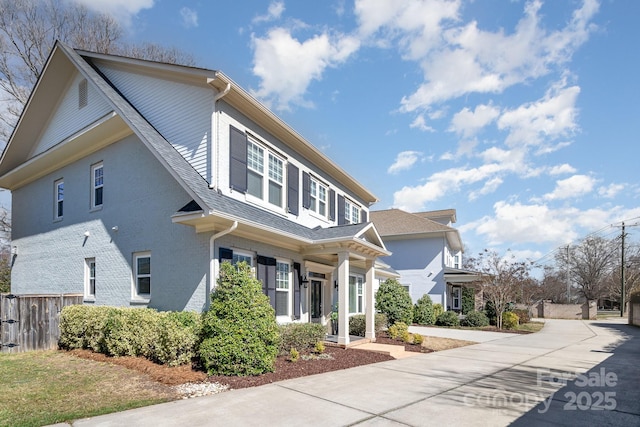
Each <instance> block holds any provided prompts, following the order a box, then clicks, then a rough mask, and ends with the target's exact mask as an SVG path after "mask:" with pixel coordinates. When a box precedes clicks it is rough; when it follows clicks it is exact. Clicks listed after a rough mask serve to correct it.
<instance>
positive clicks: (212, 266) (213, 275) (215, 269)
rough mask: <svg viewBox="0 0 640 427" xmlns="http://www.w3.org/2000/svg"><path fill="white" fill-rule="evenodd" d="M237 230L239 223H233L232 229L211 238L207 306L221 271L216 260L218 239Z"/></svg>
mask: <svg viewBox="0 0 640 427" xmlns="http://www.w3.org/2000/svg"><path fill="white" fill-rule="evenodd" d="M236 228H238V221H233V224H231V227H229V228H227V229H226V230H222V231H220V232H218V233H216V234H214V235H213V236H211V238H210V239H209V258H210V259H209V289H208V292H207V295H206V296H207V301H206V302H205V304H206V306H207V307H208V306H209V298H210V295H211V291H212V290H213V288H214V287H215V286H214V285H215V283H216V280H217V278H218V273H219V269H220V263H219V261H218V259H217V258H216V248H215V246H216V239H218V238H220V237H222V236H224V235H226V234H229V233H232V232H233V231H234V230H235V229H236Z"/></svg>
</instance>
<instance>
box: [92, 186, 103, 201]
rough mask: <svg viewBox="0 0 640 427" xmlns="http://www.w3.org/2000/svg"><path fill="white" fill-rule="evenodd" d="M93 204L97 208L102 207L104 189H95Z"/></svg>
mask: <svg viewBox="0 0 640 427" xmlns="http://www.w3.org/2000/svg"><path fill="white" fill-rule="evenodd" d="M93 204H94V205H96V206H100V205H102V187H100V188H96V189H95V196H94V198H93Z"/></svg>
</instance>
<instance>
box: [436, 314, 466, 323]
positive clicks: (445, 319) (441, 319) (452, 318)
mask: <svg viewBox="0 0 640 427" xmlns="http://www.w3.org/2000/svg"><path fill="white" fill-rule="evenodd" d="M436 325H438V326H460V319H458V314H456V312H454V311H445V312H444V313H442V314H441V315H440V316H438V318H437V319H436Z"/></svg>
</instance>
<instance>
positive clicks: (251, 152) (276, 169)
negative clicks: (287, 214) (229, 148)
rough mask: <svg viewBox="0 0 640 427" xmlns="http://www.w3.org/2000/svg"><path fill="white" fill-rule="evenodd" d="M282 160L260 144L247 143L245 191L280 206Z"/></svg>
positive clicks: (281, 196) (282, 174)
mask: <svg viewBox="0 0 640 427" xmlns="http://www.w3.org/2000/svg"><path fill="white" fill-rule="evenodd" d="M283 184H284V161H283V160H282V159H281V158H280V157H278V156H277V155H275V154H273V153H271V152H270V151H268V150H266V149H265V148H263V147H261V146H260V145H258V144H256V143H254V142H252V141H249V142H248V145H247V192H248V193H249V194H251V195H252V196H255V197H257V198H259V199H262V200H266V201H268V202H269V203H271V204H272V205H275V206H278V207H282V202H283V199H284V197H283Z"/></svg>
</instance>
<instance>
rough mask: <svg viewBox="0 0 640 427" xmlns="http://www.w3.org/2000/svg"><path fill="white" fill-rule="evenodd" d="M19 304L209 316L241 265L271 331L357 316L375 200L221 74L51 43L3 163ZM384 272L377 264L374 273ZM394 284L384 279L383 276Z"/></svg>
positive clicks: (371, 267) (342, 329)
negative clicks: (214, 296) (219, 288)
mask: <svg viewBox="0 0 640 427" xmlns="http://www.w3.org/2000/svg"><path fill="white" fill-rule="evenodd" d="M0 186H2V187H4V188H8V189H10V190H11V192H12V214H13V242H12V245H13V250H14V253H15V255H14V259H13V269H12V290H13V291H14V293H77V292H81V293H83V294H84V301H85V303H87V304H105V305H114V306H136V307H138V306H139V307H152V308H157V309H160V310H204V309H206V308H207V306H208V303H209V297H210V293H211V290H212V288H214V287H215V284H216V277H217V275H218V271H219V265H220V263H221V262H223V261H229V262H233V263H236V262H240V261H245V262H247V263H248V264H249V265H251V266H252V268H253V269H254V271H255V275H256V277H257V278H258V279H259V280H260V281H261V282H262V283H263V289H264V292H265V293H266V294H267V295H268V296H269V298H270V301H271V304H272V306H273V307H274V309H275V312H276V315H277V319H278V321H279V322H291V321H301V322H320V323H323V324H325V323H326V322H327V319H328V316H329V314H330V312H331V308H332V303H333V302H334V301H337V302H339V307H340V313H339V318H340V320H339V336H338V342H339V343H341V344H346V343H348V341H349V335H348V316H349V315H350V314H353V313H366V317H367V337H369V338H374V327H373V310H374V302H373V298H374V288H373V286H374V282H375V283H377V280H379V279H380V278H381V277H385V274H386V273H385V271H384V269H376V266H377V264H376V263H377V259H378V257H380V256H388V255H389V254H390V252H389V251H388V250H387V249H386V248H385V245H384V244H383V242H382V240H381V238H380V236H379V235H378V232H377V231H376V228H375V226H374V225H373V224H372V223H371V222H368V212H369V206H370V205H371V204H372V203H374V202H376V197H375V196H374V195H373V194H372V193H371V192H370V191H369V190H367V189H366V188H365V187H363V186H362V185H361V184H360V183H359V182H358V181H356V180H355V179H353V178H352V177H351V176H349V175H348V174H347V173H346V172H345V171H344V170H343V169H342V168H340V167H339V166H338V165H337V164H335V163H334V162H332V161H331V160H330V159H329V158H328V157H327V156H325V155H324V154H323V153H322V152H321V151H319V150H318V149H317V148H315V147H314V146H313V145H312V144H311V143H310V142H308V141H307V140H305V139H304V138H303V137H302V136H301V135H300V134H298V133H297V132H296V131H295V130H294V129H292V128H291V127H289V126H288V125H287V124H286V123H284V122H283V121H282V120H281V119H279V118H278V117H277V116H276V115H274V114H273V113H272V112H271V111H270V110H268V109H267V108H266V107H265V106H264V105H263V104H261V103H260V102H258V101H257V100H256V99H255V98H253V97H252V96H251V95H250V94H248V93H247V92H246V91H245V90H243V89H242V88H241V87H239V86H238V85H237V84H236V83H234V82H233V81H232V80H231V79H230V78H229V77H227V76H226V75H225V74H223V73H221V72H219V71H211V70H206V69H200V68H194V67H184V66H178V65H170V64H164V63H157V62H150V61H143V60H137V59H131V58H126V57H118V56H112V55H105V54H97V53H91V52H83V51H78V50H75V49H72V48H70V47H68V46H66V45H64V44H62V43H56V45H55V47H54V48H53V50H52V53H51V54H50V57H49V59H48V61H47V63H46V65H45V67H44V69H43V72H42V74H41V76H40V79H39V80H38V82H37V84H36V86H35V88H34V90H33V92H32V94H31V97H30V98H29V100H28V102H27V104H26V107H25V109H24V112H23V114H22V116H21V118H20V120H19V122H18V124H17V127H16V128H15V130H14V132H13V134H12V136H11V138H10V140H9V142H8V145H7V147H6V149H5V150H4V152H3V154H2V158H1V159H0ZM378 265H381V264H378ZM391 274H393V273H391Z"/></svg>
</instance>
